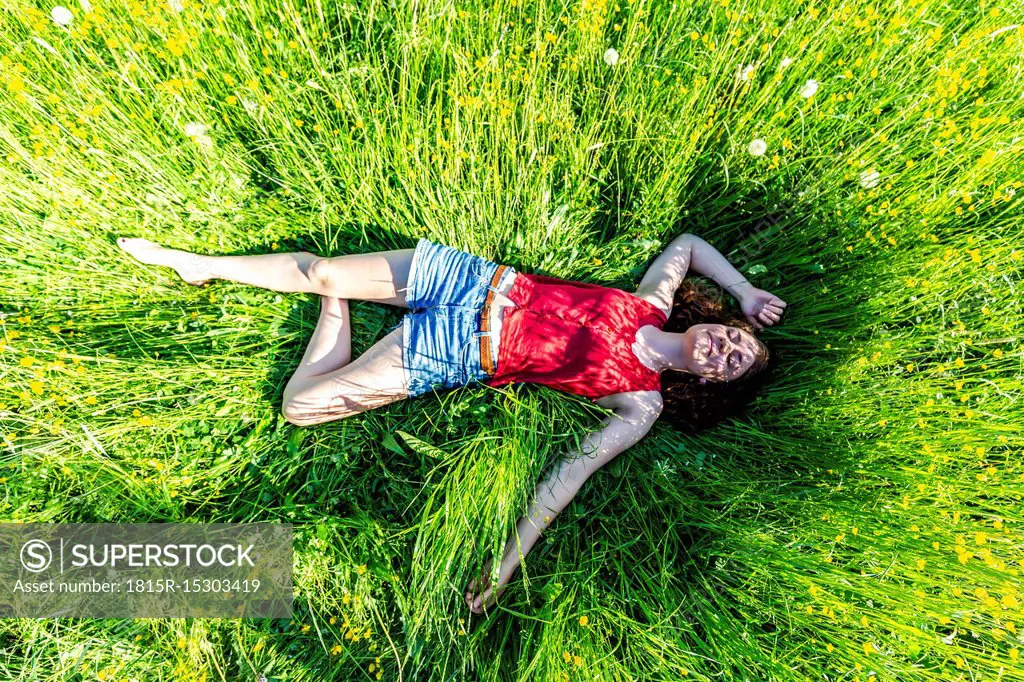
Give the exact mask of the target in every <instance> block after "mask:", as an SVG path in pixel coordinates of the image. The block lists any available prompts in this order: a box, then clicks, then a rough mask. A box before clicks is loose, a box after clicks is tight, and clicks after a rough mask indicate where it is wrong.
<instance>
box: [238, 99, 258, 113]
mask: <svg viewBox="0 0 1024 682" xmlns="http://www.w3.org/2000/svg"><path fill="white" fill-rule="evenodd" d="M242 108H243V109H245V110H246V111H247V112H249V113H250V114H254V113H256V109H257V106H256V102H254V101H252V100H251V99H248V98H246V99H243V100H242Z"/></svg>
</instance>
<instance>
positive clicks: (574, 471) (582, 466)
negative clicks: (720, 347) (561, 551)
mask: <svg viewBox="0 0 1024 682" xmlns="http://www.w3.org/2000/svg"><path fill="white" fill-rule="evenodd" d="M618 395H626V394H618ZM658 398H660V395H659V396H658ZM598 404H602V403H601V402H600V401H598ZM660 412H661V410H660V407H658V408H657V409H656V410H655V409H654V408H653V407H650V406H648V407H646V408H645V407H643V406H642V404H637V406H635V407H629V408H620V409H617V410H616V413H615V414H614V415H612V416H609V417H607V418H606V419H605V424H606V426H605V427H604V428H603V429H600V430H598V431H592V432H591V433H589V434H587V437H586V438H585V439H584V441H583V443H582V451H583V453H584V454H580V452H579V451H575V450H574V451H571V452H569V453H568V454H567V455H565V456H564V457H563V458H562V459H561V460H560V461H559V462H558V464H557V465H556V466H555V467H553V468H552V470H551V471H550V473H549V474H548V475H547V477H545V478H544V480H542V481H541V482H540V483H539V484H537V488H536V490H535V491H534V495H533V500H532V503H531V504H530V508H529V510H528V511H527V512H526V515H525V516H523V517H522V518H520V519H519V521H518V522H517V523H516V529H515V531H514V532H513V533H512V534H511V535H510V536H509V538H508V540H507V541H506V542H505V548H504V554H503V556H502V559H501V566H500V567H499V569H498V582H497V586H496V587H495V586H492V585H490V584H489V583H490V572H491V564H490V562H487V564H486V565H485V567H484V569H483V574H482V575H481V576H480V578H477V579H475V580H473V581H472V582H471V583H470V585H469V587H468V589H467V590H466V595H465V596H466V604H467V605H468V606H469V608H470V610H471V611H473V612H474V613H483V611H484V610H485V609H487V608H489V607H490V606H491V605H492V604H493V603H494V600H495V598H496V594H495V589H496V590H497V593H498V594H500V593H501V592H502V591H503V589H504V587H505V585H506V584H507V583H508V581H509V580H510V579H511V578H512V574H513V573H515V572H516V569H517V568H519V564H520V561H522V560H524V559H525V558H526V555H527V554H529V553H530V550H531V549H533V546H534V545H535V544H536V543H537V540H538V539H540V536H541V533H543V532H544V529H545V528H547V527H548V526H549V525H551V522H552V520H554V518H555V517H556V516H558V514H559V513H561V511H562V510H563V509H565V508H566V507H567V506H568V505H569V503H570V502H572V499H573V498H574V497H575V496H576V493H577V492H579V489H580V488H581V487H582V486H583V484H584V482H586V480H587V479H588V478H589V477H590V476H591V475H592V474H593V473H594V472H595V471H597V470H598V469H600V468H601V467H602V466H604V465H605V464H606V463H608V462H610V461H611V460H612V459H614V458H615V457H616V456H617V455H619V454H620V453H621V452H624V451H625V450H626V449H628V448H629V447H631V446H632V445H634V444H635V443H636V442H637V441H639V440H640V439H641V438H643V437H644V436H645V435H646V434H647V432H648V431H650V429H651V427H652V426H653V425H654V422H655V420H657V418H658V414H660ZM484 586H486V589H481V588H483V587H484Z"/></svg>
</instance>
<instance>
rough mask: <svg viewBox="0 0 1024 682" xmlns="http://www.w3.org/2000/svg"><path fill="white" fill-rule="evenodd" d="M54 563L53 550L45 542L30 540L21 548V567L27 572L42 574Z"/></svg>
mask: <svg viewBox="0 0 1024 682" xmlns="http://www.w3.org/2000/svg"><path fill="white" fill-rule="evenodd" d="M51 563H53V550H51V549H50V545H49V544H48V543H46V542H44V541H43V540H29V541H28V542H26V543H25V544H24V545H22V546H21V565H22V566H24V567H25V570H26V571H30V572H32V573H42V572H43V571H45V570H46V569H48V568H49V567H50V564H51Z"/></svg>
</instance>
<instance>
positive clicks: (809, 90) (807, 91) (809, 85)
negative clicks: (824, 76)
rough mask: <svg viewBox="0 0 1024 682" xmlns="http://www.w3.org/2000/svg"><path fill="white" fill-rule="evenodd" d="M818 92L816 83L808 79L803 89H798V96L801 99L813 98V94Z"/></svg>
mask: <svg viewBox="0 0 1024 682" xmlns="http://www.w3.org/2000/svg"><path fill="white" fill-rule="evenodd" d="M817 91H818V81H816V80H813V79H810V80H808V81H807V82H806V83H804V87H802V88H800V96H801V97H803V98H805V99H806V98H808V97H813V96H814V93H816V92H817Z"/></svg>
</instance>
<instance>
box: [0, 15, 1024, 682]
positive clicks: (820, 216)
mask: <svg viewBox="0 0 1024 682" xmlns="http://www.w3.org/2000/svg"><path fill="white" fill-rule="evenodd" d="M1022 69H1024V4H1022V3H1021V2H1020V1H1019V0H1011V1H1009V2H988V1H985V0H982V1H978V2H963V1H961V0H951V1H949V2H937V1H935V0H896V1H894V2H865V1H849V2H827V1H826V2H818V1H815V0H773V1H768V0H749V1H748V2H738V1H737V0H714V1H711V2H708V1H705V0H697V1H696V2H691V3H682V2H669V1H668V0H663V1H660V2H647V1H644V0H621V1H620V2H613V1H609V0H582V1H581V2H567V3H548V2H544V1H543V0H541V1H538V2H534V1H532V0H531V1H525V0H509V1H508V2H504V3H480V2H474V1H472V0H469V1H467V2H459V3H452V2H425V3H421V2H411V3H410V2H405V1H404V0H394V1H393V2H390V3H380V2H376V1H373V0H370V1H366V2H327V1H326V0H309V1H308V2H300V3H296V2H293V1H292V0H284V1H283V2H268V1H266V0H235V1H234V2H226V1H224V0H208V1H206V2H192V1H189V0H171V1H170V2H156V1H150V0H145V1H143V2H136V1H132V2H122V1H116V2H115V1H109V2H108V1H106V0H92V2H81V3H75V4H68V5H67V6H66V7H60V8H57V7H55V6H54V5H48V4H36V3H26V2H21V1H20V0H0V189H2V191H0V313H2V320H0V375H2V381H0V520H2V521H4V522H72V521H81V522H170V521H195V522H214V521H236V522H241V521H280V522H287V523H292V524H295V528H296V535H297V540H296V543H295V551H296V562H295V569H294V578H295V585H296V600H295V616H294V618H293V619H291V620H260V619H250V620H217V619H179V620H172V619H167V620H113V619H111V620H99V619H51V620H42V619H38V620H34V619H21V620H12V619H6V620H0V643H2V644H0V678H3V679H5V680H24V681H32V682H36V681H56V680H83V681H84V680H90V681H91V680H106V681H110V680H113V681H120V680H129V681H132V682H136V681H140V682H141V681H147V682H148V681H149V680H189V681H199V680H202V681H207V682H209V681H212V680H257V679H259V680H264V679H265V680H289V681H295V680H310V681H312V680H317V681H320V680H357V679H358V680H414V679H415V680H419V679H423V680H427V679H430V680H463V679H465V680H559V681H571V680H690V679H692V680H712V679H714V680H722V679H724V680H738V681H743V682H747V681H749V682H761V681H763V680H785V681H789V680H844V681H851V682H883V681H886V680H943V681H947V680H984V681H986V682H994V681H996V680H999V681H1006V682H1010V681H1016V680H1024V665H1022V664H1021V661H1020V653H1019V650H1020V648H1021V645H1022V642H1024V632H1022V631H1021V630H1022V629H1024V594H1022V580H1021V571H1022V569H1024V551H1022V550H1024V513H1022V497H1024V456H1022V444H1024V438H1022V436H1021V431H1020V425H1021V424H1022V423H1024V404H1022V400H1021V398H1022V388H1024V381H1022V375H1021V368H1022V357H1024V339H1022V338H1021V323H1022V321H1024V306H1022V302H1021V301H1022V299H1024V290H1022V287H1024V282H1022V281H1021V270H1022V266H1024V239H1022V237H1024V211H1022V210H1021V208H1022V206H1021V203H1022V197H1024V187H1022V185H1024V153H1022V152H1024V129H1022V126H1021V121H1022V120H1024V89H1022V86H1024V71H1022ZM682 232H693V233H695V234H698V235H700V236H702V237H703V238H705V239H706V240H708V241H709V242H711V243H712V244H714V245H715V246H716V247H718V248H719V250H721V251H722V252H723V253H724V254H725V255H726V256H727V257H729V258H730V259H731V260H732V262H733V263H734V264H736V265H737V267H738V268H740V270H741V271H742V272H743V273H744V274H746V275H747V276H748V278H749V279H750V281H751V282H752V283H753V284H754V285H755V286H758V287H761V288H764V289H767V290H769V291H772V292H773V293H775V294H777V295H779V296H780V297H782V298H783V299H785V300H786V301H787V302H788V303H789V307H788V309H787V313H786V316H785V318H784V319H783V322H782V324H780V325H777V326H776V327H774V328H771V329H769V330H766V331H765V332H764V333H763V335H762V338H763V339H765V341H766V342H767V343H768V344H769V345H770V347H771V348H772V349H773V350H774V351H775V352H777V353H778V354H779V357H780V359H781V360H782V369H783V371H782V373H781V374H780V375H779V376H778V377H776V379H775V380H774V381H773V382H772V383H771V384H770V385H769V386H768V388H767V389H766V390H765V391H764V392H763V394H762V395H761V396H760V397H759V399H758V400H757V401H756V402H755V403H754V404H753V406H752V407H751V408H750V409H749V410H748V411H747V412H746V413H745V414H744V415H743V416H742V417H740V418H737V419H733V420H730V421H728V422H726V423H723V424H721V425H720V426H718V427H716V428H714V429H713V430H710V431H707V432H705V433H702V434H699V435H696V436H683V435H681V434H678V433H676V432H674V431H673V430H672V429H671V428H669V427H666V426H665V425H663V424H659V425H656V426H655V428H654V429H653V430H652V431H651V433H650V434H649V435H648V436H647V437H646V438H645V439H644V440H643V441H641V442H640V443H639V444H638V445H636V446H634V447H633V448H632V449H631V450H629V451H628V452H627V453H625V454H623V455H621V456H619V457H618V458H617V459H616V460H615V461H613V462H611V463H610V464H609V465H607V466H606V467H604V468H603V469H602V470H601V471H599V472H598V473H597V474H595V475H594V476H593V477H592V478H591V479H590V480H589V481H588V482H587V484H586V486H585V487H584V488H583V490H581V492H580V493H579V495H578V496H577V497H576V499H575V500H574V501H573V503H572V504H571V505H570V506H569V507H567V508H566V509H565V510H564V511H563V512H562V514H561V515H560V516H559V517H558V518H557V519H556V520H555V522H554V523H553V524H552V526H551V527H550V528H549V529H548V530H547V531H545V533H544V536H543V537H542V539H541V541H540V542H539V543H538V544H537V546H536V547H535V548H534V550H533V551H532V552H531V553H530V555H529V556H528V557H527V560H526V563H525V566H523V567H521V568H520V570H519V572H518V573H517V574H516V575H515V577H514V578H513V580H512V583H511V584H510V586H509V588H508V590H507V591H506V592H505V593H504V595H503V596H502V598H501V599H500V606H499V608H497V609H496V610H493V611H491V612H490V613H488V615H487V616H479V615H476V614H472V613H470V612H469V610H468V608H467V607H466V605H465V603H464V600H463V593H464V590H465V587H466V585H467V583H468V582H469V580H470V578H471V577H472V576H473V575H475V574H476V573H477V572H479V571H480V568H481V566H482V565H483V564H484V562H485V561H486V560H487V559H488V558H489V557H490V556H491V555H492V554H493V553H500V550H501V547H502V545H503V543H504V541H505V538H506V537H507V535H508V533H509V531H510V530H511V528H512V527H513V526H514V524H515V522H516V520H517V519H518V517H519V515H520V513H521V512H522V511H523V510H524V509H525V506H526V504H527V502H528V496H529V495H530V494H531V493H532V492H533V489H534V486H535V484H536V481H537V480H538V478H539V477H540V476H541V474H542V473H543V471H544V470H545V469H546V468H547V467H548V466H550V465H551V464H552V463H553V462H555V461H557V459H558V458H559V456H560V454H561V453H564V452H565V451H566V449H567V448H569V447H571V446H572V444H573V442H574V439H575V438H578V437H580V436H581V435H582V434H584V433H585V432H586V431H588V430H590V429H592V428H594V427H595V426H596V425H597V424H598V422H599V419H600V417H601V416H602V412H601V410H600V409H598V408H596V407H594V406H592V405H591V404H590V403H589V401H587V400H586V399H582V398H578V397H575V396H570V395H567V394H563V393H558V392H555V391H551V390H548V389H546V388H544V387H541V386H533V385H513V386H507V387H502V388H500V389H480V388H477V389H457V390H454V391H451V392H447V393H442V394H435V395H428V396H423V397H421V398H417V399H415V400H410V401H403V402H400V403H397V404H395V405H392V406H389V407H387V408H385V409H382V410H377V411H374V412H371V413H367V414H365V415H362V416H360V417H356V418H352V419H345V420H340V421H335V422H331V423H328V424H324V425H320V426H316V427H301V428H300V427H296V426H293V425H291V424H289V423H287V422H286V421H285V420H284V419H283V417H282V416H281V414H280V398H281V392H282V389H283V387H284V384H285V382H286V381H287V379H288V376H289V375H290V373H291V371H292V370H293V369H294V367H295V366H296V365H297V364H298V361H299V359H300V358H301V357H302V353H303V349H304V347H305V343H306V341H307V340H308V338H309V335H310V334H311V332H312V330H313V328H314V325H315V323H316V320H317V315H318V312H319V301H318V300H317V297H316V296H313V295H307V294H280V293H277V292H273V291H268V290H261V289H257V288H254V287H248V286H244V285H240V284H236V283H232V282H226V281H218V282H214V283H212V284H211V285H210V286H208V287H204V288H195V287H191V286H188V285H187V284H185V283H183V282H182V281H181V280H180V279H179V278H178V277H177V276H176V275H175V273H174V272H173V271H172V270H170V269H168V268H159V267H146V266H142V265H140V264H139V263H137V262H135V261H133V260H132V259H131V258H129V257H128V256H127V255H126V254H124V253H123V252H122V251H121V250H120V249H118V247H117V246H116V244H115V242H114V239H115V237H117V236H137V237H146V238H149V239H152V240H154V241H157V242H159V243H161V244H165V245H169V246H173V247H176V248H182V249H187V250H190V251H198V252H203V253H212V254H220V255H226V254H259V253H271V252H275V251H279V252H285V251H296V250H308V251H312V252H314V253H317V254H320V255H325V256H327V255H331V256H333V255H340V254H346V253H361V252H368V251H379V250H388V249H395V248H410V247H412V246H414V245H415V242H416V239H417V238H419V237H421V236H425V237H428V238H430V239H433V240H435V241H439V242H443V243H447V244H451V245H453V246H456V247H458V248H462V249H465V250H468V251H471V252H473V253H477V254H479V255H482V256H484V257H486V258H489V259H492V260H495V261H498V262H503V263H508V264H510V265H512V266H514V267H516V268H517V269H520V270H522V271H525V272H536V273H541V274H548V275H553V276H557V277H565V278H570V279H578V280H582V281H589V282H597V283H600V284H605V285H608V286H617V287H621V288H626V289H630V290H632V289H633V288H635V285H636V283H637V282H638V281H639V278H640V276H641V275H642V273H643V272H644V269H645V267H646V265H647V264H648V263H649V262H650V260H651V259H652V258H653V257H654V256H655V255H656V254H657V253H658V252H659V251H660V250H661V249H662V248H663V247H664V245H665V244H666V243H667V242H668V241H669V240H671V239H672V238H673V237H674V236H676V235H678V234H680V233H682ZM351 311H352V318H353V326H354V327H353V351H354V352H355V353H356V354H358V353H361V352H363V351H364V350H365V349H366V348H368V347H369V346H370V345H372V344H373V343H374V341H376V340H377V339H378V338H379V337H380V336H381V335H382V334H383V332H384V331H385V330H387V329H389V328H390V327H392V326H393V325H394V324H396V323H397V322H398V321H399V320H400V319H401V311H399V310H398V309H396V308H388V307H385V306H380V305H375V304H372V303H368V302H358V301H353V302H352V303H351Z"/></svg>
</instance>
